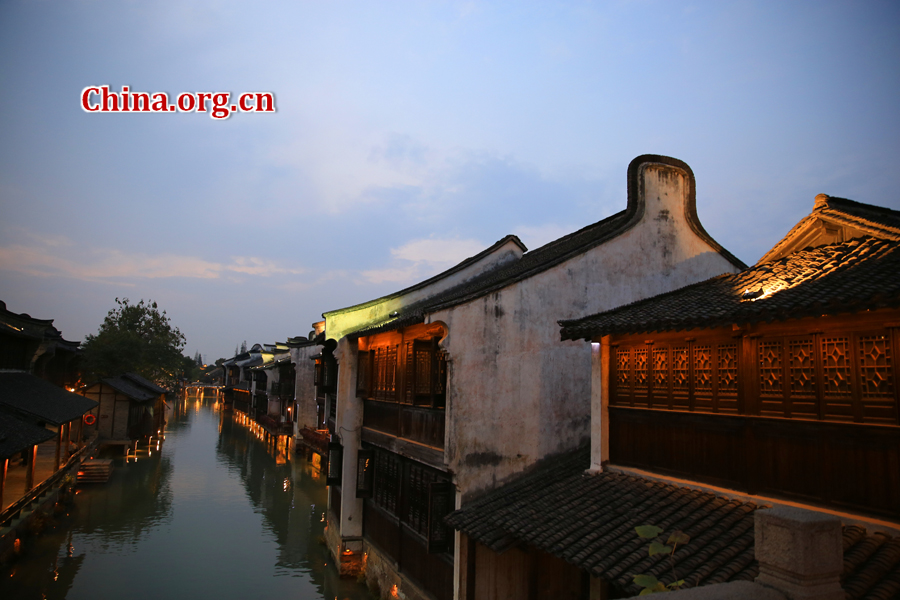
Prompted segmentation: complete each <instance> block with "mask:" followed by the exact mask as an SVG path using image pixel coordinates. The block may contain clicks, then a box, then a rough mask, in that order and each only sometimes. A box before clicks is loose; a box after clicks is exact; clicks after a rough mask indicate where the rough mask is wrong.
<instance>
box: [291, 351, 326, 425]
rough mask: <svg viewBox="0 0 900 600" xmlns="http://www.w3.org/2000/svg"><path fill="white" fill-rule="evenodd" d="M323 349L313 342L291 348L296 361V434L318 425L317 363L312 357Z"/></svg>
mask: <svg viewBox="0 0 900 600" xmlns="http://www.w3.org/2000/svg"><path fill="white" fill-rule="evenodd" d="M321 351H322V347H321V346H316V345H315V344H311V345H309V346H300V347H299V348H291V362H292V363H294V374H295V379H294V402H295V404H296V407H297V408H296V409H295V410H296V411H297V422H296V424H295V425H294V429H295V430H294V436H295V437H296V436H297V435H298V432H299V430H300V429H302V428H304V427H312V428H313V429H315V427H316V386H315V378H316V373H315V371H316V364H315V361H313V360H312V357H313V356H315V355H316V354H318V353H319V352H321Z"/></svg>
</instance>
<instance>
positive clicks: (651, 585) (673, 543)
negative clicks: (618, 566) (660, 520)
mask: <svg viewBox="0 0 900 600" xmlns="http://www.w3.org/2000/svg"><path fill="white" fill-rule="evenodd" d="M634 530H635V531H636V532H637V534H638V536H639V537H641V538H643V539H645V540H656V538H657V537H659V534H661V533H662V532H663V530H662V528H660V527H657V526H655V525H641V526H639V527H635V528H634ZM690 541H691V536H689V535H688V534H686V533H685V532H683V531H674V532H672V534H671V535H669V539H668V540H666V543H665V544H662V543H660V542H657V541H652V542H650V546H649V548H648V549H647V552H648V554H649V555H650V556H656V555H657V554H666V555H668V556H669V560H670V561H671V564H672V575H673V577H674V575H675V548H677V547H678V545H679V544H687V543H688V542H690ZM667 544H668V545H667ZM633 579H634V583H635V584H637V585H638V586H639V587H641V588H643V589H642V590H641V593H640V594H638V595H639V596H646V595H647V594H656V593H658V592H668V591H670V590H677V589H680V588H681V586H683V585H684V579H679V580H677V581H673V582H672V583H670V584H668V585H667V584H665V583H663V582H661V581H659V580H658V579H657V578H656V577H654V576H653V575H634V576H633Z"/></svg>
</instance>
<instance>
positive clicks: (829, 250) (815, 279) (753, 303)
mask: <svg viewBox="0 0 900 600" xmlns="http://www.w3.org/2000/svg"><path fill="white" fill-rule="evenodd" d="M898 273H900V241H895V240H886V239H878V238H874V237H862V238H857V239H853V240H849V241H847V242H842V243H839V244H831V245H827V246H820V247H818V248H807V249H805V250H800V251H798V252H794V253H792V254H789V255H787V256H785V257H784V258H781V259H778V260H775V261H771V262H767V263H760V264H757V265H755V266H754V267H751V268H750V269H747V270H746V271H743V272H741V273H736V274H726V275H720V276H719V277H715V278H713V279H709V280H707V281H704V282H701V283H696V284H694V285H690V286H687V287H684V288H681V289H678V290H675V291H672V292H668V293H666V294H661V295H659V296H654V297H652V298H647V299H645V300H641V301H639V302H635V303H633V304H629V305H626V306H622V307H619V308H616V309H613V310H610V311H606V312H602V313H598V314H595V315H591V316H588V317H583V318H581V319H573V320H566V321H560V325H561V326H562V332H561V334H562V339H564V340H574V339H579V338H583V339H588V340H589V339H591V338H593V337H595V336H599V335H607V334H613V333H617V334H625V333H641V332H651V331H678V330H684V329H692V328H696V327H720V326H727V325H731V324H738V325H743V324H750V323H757V322H763V321H773V320H784V319H790V318H801V317H817V316H821V315H824V314H835V313H840V312H851V311H860V310H867V309H876V308H884V307H898V306H900V275H898ZM748 291H749V292H763V295H762V296H760V297H757V298H745V297H744V294H745V292H748Z"/></svg>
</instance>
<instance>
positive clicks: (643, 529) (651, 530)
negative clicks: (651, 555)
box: [634, 525, 663, 540]
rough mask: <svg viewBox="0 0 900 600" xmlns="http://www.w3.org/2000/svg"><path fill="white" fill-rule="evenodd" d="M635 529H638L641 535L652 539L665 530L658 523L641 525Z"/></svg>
mask: <svg viewBox="0 0 900 600" xmlns="http://www.w3.org/2000/svg"><path fill="white" fill-rule="evenodd" d="M634 530H635V531H637V534H638V535H639V536H640V537H642V538H645V539H650V540H652V539H653V538H655V537H656V536H658V535H659V534H661V533H662V532H663V530H662V529H661V528H659V527H657V526H656V525H640V526H639V527H635V528H634Z"/></svg>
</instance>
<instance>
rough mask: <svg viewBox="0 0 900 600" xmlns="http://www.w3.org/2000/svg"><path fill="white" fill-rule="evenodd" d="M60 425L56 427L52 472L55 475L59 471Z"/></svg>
mask: <svg viewBox="0 0 900 600" xmlns="http://www.w3.org/2000/svg"><path fill="white" fill-rule="evenodd" d="M62 428H63V426H62V425H57V426H56V467H54V469H53V472H54V473H56V472H57V471H59V451H60V449H61V447H62V437H63V435H62Z"/></svg>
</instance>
